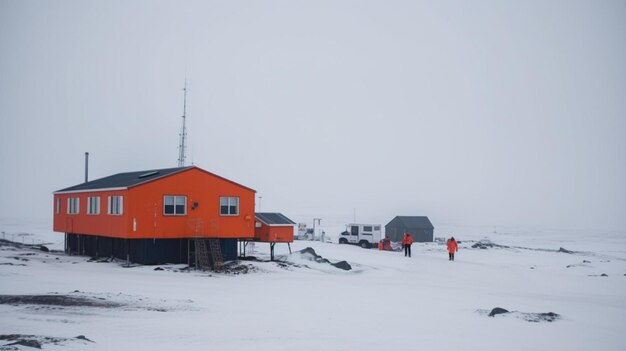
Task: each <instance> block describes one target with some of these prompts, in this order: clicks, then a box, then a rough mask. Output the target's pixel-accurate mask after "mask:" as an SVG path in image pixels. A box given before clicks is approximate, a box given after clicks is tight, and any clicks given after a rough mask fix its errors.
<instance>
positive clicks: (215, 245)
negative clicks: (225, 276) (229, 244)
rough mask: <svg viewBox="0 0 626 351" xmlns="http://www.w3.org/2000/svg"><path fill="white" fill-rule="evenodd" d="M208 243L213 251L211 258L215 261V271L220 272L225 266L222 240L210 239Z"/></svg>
mask: <svg viewBox="0 0 626 351" xmlns="http://www.w3.org/2000/svg"><path fill="white" fill-rule="evenodd" d="M208 241H209V249H210V250H211V258H212V259H213V270H214V271H217V270H220V269H222V267H223V266H224V258H223V257H222V247H221V246H220V240H219V239H209V240H208ZM205 247H206V246H205Z"/></svg>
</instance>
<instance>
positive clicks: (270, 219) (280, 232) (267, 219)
mask: <svg viewBox="0 0 626 351" xmlns="http://www.w3.org/2000/svg"><path fill="white" fill-rule="evenodd" d="M254 217H255V225H254V239H255V241H262V242H269V243H270V256H271V259H272V260H274V245H276V243H287V245H288V246H289V252H291V245H289V243H292V242H293V231H294V226H295V225H296V223H295V222H294V221H292V220H291V219H289V218H287V217H286V216H284V215H283V214H281V213H269V212H264V213H258V212H257V213H255V215H254Z"/></svg>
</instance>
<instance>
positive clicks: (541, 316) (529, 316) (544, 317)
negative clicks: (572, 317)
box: [523, 312, 561, 323]
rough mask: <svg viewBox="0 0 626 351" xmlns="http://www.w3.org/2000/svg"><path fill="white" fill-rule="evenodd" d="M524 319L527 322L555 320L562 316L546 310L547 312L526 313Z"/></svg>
mask: <svg viewBox="0 0 626 351" xmlns="http://www.w3.org/2000/svg"><path fill="white" fill-rule="evenodd" d="M523 316H524V320H526V321H527V322H533V323H539V322H554V321H555V320H557V319H559V318H561V316H560V315H559V314H558V313H554V312H546V313H524V314H523Z"/></svg>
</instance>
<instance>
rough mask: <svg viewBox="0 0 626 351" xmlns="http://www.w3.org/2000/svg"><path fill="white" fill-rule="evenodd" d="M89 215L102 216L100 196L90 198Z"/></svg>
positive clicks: (88, 203)
mask: <svg viewBox="0 0 626 351" xmlns="http://www.w3.org/2000/svg"><path fill="white" fill-rule="evenodd" d="M87 214H88V215H99V214H100V196H89V197H88V198H87Z"/></svg>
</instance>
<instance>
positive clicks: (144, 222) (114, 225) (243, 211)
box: [53, 168, 255, 239]
mask: <svg viewBox="0 0 626 351" xmlns="http://www.w3.org/2000/svg"><path fill="white" fill-rule="evenodd" d="M110 195H122V196H123V197H124V200H123V202H124V205H123V214H122V215H108V214H107V206H108V203H107V197H108V196H110ZM164 195H179V196H187V213H186V214H185V215H174V216H173V215H165V214H164V213H163V212H164V211H163V196H164ZM89 196H100V197H101V200H100V214H99V215H87V198H88V197H89ZM220 196H232V197H239V214H238V215H235V216H222V215H220ZM57 197H58V198H60V199H61V211H60V213H59V214H56V213H55V214H54V225H53V227H54V231H57V232H65V233H79V234H88V235H101V236H109V237H117V238H129V239H142V238H144V239H148V238H161V239H176V238H189V237H196V236H199V237H208V238H250V239H251V238H253V237H254V200H255V192H254V190H251V189H248V188H245V187H242V186H241V185H238V184H235V183H233V182H230V181H228V180H226V179H223V178H220V177H219V176H216V175H213V174H211V173H208V172H205V171H203V170H200V169H198V168H191V169H189V170H186V171H183V172H180V173H177V174H174V175H171V176H169V177H164V178H161V179H157V180H154V181H152V182H148V183H145V184H142V185H139V186H136V187H133V188H130V189H128V190H122V191H107V192H85V193H72V194H55V195H54V198H55V200H54V201H53V211H55V205H56V198H57ZM68 197H78V198H80V213H79V214H75V215H69V214H67V198H68ZM194 202H197V203H198V207H197V208H195V209H193V208H192V207H193V204H194Z"/></svg>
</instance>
